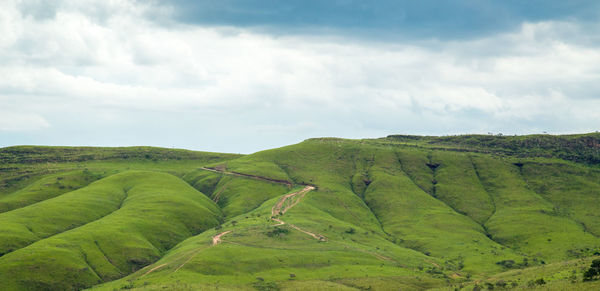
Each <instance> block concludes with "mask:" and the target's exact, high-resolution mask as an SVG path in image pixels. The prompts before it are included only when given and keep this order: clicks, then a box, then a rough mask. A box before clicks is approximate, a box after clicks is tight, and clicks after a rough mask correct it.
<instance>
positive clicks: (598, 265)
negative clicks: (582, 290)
mask: <svg viewBox="0 0 600 291" xmlns="http://www.w3.org/2000/svg"><path fill="white" fill-rule="evenodd" d="M598 279H600V259H596V260H594V261H592V264H591V265H590V268H589V269H588V270H587V271H585V273H583V281H593V280H598Z"/></svg>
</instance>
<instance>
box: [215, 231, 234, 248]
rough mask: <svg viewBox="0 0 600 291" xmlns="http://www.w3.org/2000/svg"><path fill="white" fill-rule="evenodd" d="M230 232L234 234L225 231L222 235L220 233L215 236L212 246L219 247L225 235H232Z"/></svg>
mask: <svg viewBox="0 0 600 291" xmlns="http://www.w3.org/2000/svg"><path fill="white" fill-rule="evenodd" d="M230 232H232V230H228V231H224V232H222V233H219V234H217V235H215V236H213V238H212V245H213V246H214V245H218V244H219V243H220V242H221V237H222V236H224V235H226V234H228V233H230Z"/></svg>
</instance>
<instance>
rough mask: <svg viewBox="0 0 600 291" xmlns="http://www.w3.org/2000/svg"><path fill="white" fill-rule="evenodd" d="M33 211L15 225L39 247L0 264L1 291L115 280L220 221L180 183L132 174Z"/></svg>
mask: <svg viewBox="0 0 600 291" xmlns="http://www.w3.org/2000/svg"><path fill="white" fill-rule="evenodd" d="M82 191H85V192H84V193H78V192H82ZM44 203H45V204H44ZM34 206H35V207H36V209H35V210H34V211H31V212H29V213H28V214H22V215H17V214H15V217H19V218H21V219H20V220H19V223H20V225H27V226H29V228H31V229H32V234H33V235H36V236H37V238H38V239H40V240H39V241H37V242H35V243H33V244H30V245H28V246H26V247H23V248H20V249H18V250H15V251H13V252H11V253H8V254H5V255H4V256H2V257H0V281H1V282H3V285H4V289H5V290H22V289H27V288H38V287H43V288H51V289H62V290H68V289H78V288H81V287H89V286H91V285H94V284H97V283H100V282H102V281H106V280H111V279H116V278H118V277H120V276H122V275H124V274H127V273H130V272H132V271H135V270H136V269H139V268H141V267H143V266H145V265H147V264H149V263H151V262H153V261H155V260H156V259H158V258H160V256H161V255H162V254H163V253H164V252H165V251H166V250H168V249H170V248H171V247H172V246H174V245H175V244H176V243H177V242H179V241H181V240H183V239H184V238H186V237H189V236H192V235H194V234H197V233H200V232H201V231H203V230H205V229H207V228H209V227H213V226H215V225H217V224H218V223H219V219H220V217H221V212H220V210H219V209H218V207H217V206H216V205H215V204H214V203H213V202H212V201H210V199H208V198H207V197H206V196H204V195H203V194H201V193H199V192H198V191H196V190H194V189H193V188H192V187H190V186H189V185H188V184H186V183H184V182H183V181H181V180H180V179H178V178H176V177H173V176H171V175H169V174H163V173H152V172H140V171H132V172H125V173H121V174H117V175H113V176H111V177H109V178H106V179H103V180H100V181H98V182H96V183H94V184H93V185H92V186H90V187H86V188H84V189H82V190H79V191H76V192H72V193H70V195H69V194H65V195H62V196H60V197H57V198H54V199H51V200H47V201H45V202H41V203H38V204H36V205H34ZM30 207H32V206H30ZM30 207H26V208H22V209H19V210H21V211H26V210H29V208H30ZM19 210H15V211H13V212H8V213H6V214H12V213H15V212H17V211H19ZM66 214H68V215H66ZM49 218H60V219H58V220H54V221H53V220H50V219H49ZM2 225H3V226H4V225H6V224H5V223H3V224H2ZM14 227H15V228H16V224H15V226H14ZM26 228H27V227H26ZM65 228H72V229H71V230H69V231H64V230H65ZM60 230H63V231H64V232H61V233H60V234H57V235H54V236H51V237H49V236H50V235H52V234H55V233H58V232H59V231H60ZM41 262H44V263H41ZM19 278H20V279H19ZM56 278H61V280H60V281H57V280H56Z"/></svg>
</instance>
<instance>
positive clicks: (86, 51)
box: [0, 0, 600, 143]
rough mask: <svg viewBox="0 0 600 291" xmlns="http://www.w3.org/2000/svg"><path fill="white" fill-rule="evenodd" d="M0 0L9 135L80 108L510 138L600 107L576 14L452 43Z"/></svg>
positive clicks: (102, 113) (94, 114) (578, 124)
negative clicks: (275, 29) (160, 19)
mask: <svg viewBox="0 0 600 291" xmlns="http://www.w3.org/2000/svg"><path fill="white" fill-rule="evenodd" d="M0 6H1V7H0V106H4V107H8V106H10V107H12V108H16V109H20V110H27V112H31V113H28V114H29V115H27V114H25V115H18V116H21V117H18V118H13V117H15V116H16V115H15V116H12V117H10V118H9V117H6V116H9V115H6V116H4V117H2V118H3V119H1V122H0V124H2V126H3V127H2V128H10V130H19V129H30V128H40V127H44V126H48V122H47V121H46V120H44V119H43V118H41V116H46V117H47V118H48V119H49V120H50V121H51V122H52V121H53V119H56V120H60V119H61V118H62V117H61V115H62V114H61V113H60V112H62V111H65V110H68V111H69V112H85V115H84V114H83V113H82V116H81V117H80V118H81V119H84V120H94V119H103V118H105V117H106V116H111V119H114V118H115V116H119V115H126V114H127V112H133V111H135V112H138V113H137V115H136V118H141V119H148V120H154V119H155V118H156V117H157V116H159V117H160V116H171V115H166V113H170V112H190V113H193V114H196V115H197V116H207V117H208V116H218V117H217V118H227V119H230V120H232V122H233V123H236V122H237V123H240V124H244V126H246V127H254V128H256V129H257V130H261V131H262V132H266V134H268V132H269V130H270V129H277V130H272V134H273V135H276V134H279V132H280V130H279V129H281V128H290V130H291V131H294V130H297V131H299V132H302V133H301V134H305V135H309V134H311V130H313V132H314V126H313V125H315V124H319V126H322V127H324V129H323V128H322V131H319V133H322V132H325V133H328V132H329V135H333V134H335V131H339V130H342V131H343V125H344V124H355V125H356V126H353V127H352V128H351V129H347V130H346V131H344V132H339V133H338V134H339V135H356V134H359V133H356V134H354V132H353V130H354V129H357V128H360V130H361V132H360V134H364V133H368V132H369V130H371V131H372V132H377V133H381V132H389V133H393V132H402V131H406V132H408V131H411V132H413V133H414V131H419V130H420V131H421V132H422V133H434V134H441V133H452V132H468V131H484V132H486V131H492V130H494V129H497V130H503V131H511V130H512V131H513V132H519V133H522V132H527V131H532V130H537V129H538V128H541V127H543V126H550V127H551V126H553V125H541V124H536V122H537V121H538V120H546V119H547V118H548V117H553V116H554V117H555V118H556V120H560V121H561V122H563V125H561V127H554V128H552V129H554V130H556V131H564V130H565V128H570V129H572V130H575V131H587V130H593V127H592V126H591V125H590V124H592V123H594V122H595V124H598V121H599V120H598V118H599V116H598V114H597V113H594V112H595V111H593V110H590V108H594V107H595V108H598V107H597V106H598V105H599V104H598V101H596V100H598V99H596V98H597V95H598V92H599V90H600V85H598V84H600V70H599V69H598V68H600V49H598V47H597V46H594V43H593V42H590V41H588V40H586V39H584V40H583V41H582V40H581V39H579V38H577V37H576V35H578V34H580V35H583V34H584V28H582V27H581V25H579V24H577V23H568V22H544V23H525V24H523V26H522V27H521V29H520V30H519V31H514V32H511V33H507V34H501V35H493V36H488V37H486V38H481V39H475V40H465V41H447V42H443V41H430V42H420V43H417V42H415V43H397V42H387V43H386V42H380V43H370V42H368V41H365V40H361V39H353V38H344V37H339V36H338V37H327V36H308V35H283V36H272V35H267V34H260V33H257V32H254V31H252V30H246V29H238V28H232V27H200V26H187V25H179V24H170V25H161V24H159V23H154V22H151V21H149V20H148V18H147V17H145V15H146V13H147V11H148V10H151V7H149V6H139V5H133V4H132V3H131V2H129V1H92V0H89V1H85V2H81V1H62V2H60V4H59V5H57V6H56V7H57V8H56V11H55V13H54V14H53V16H52V17H49V18H36V17H34V16H32V15H31V14H28V13H26V12H25V11H23V10H19V9H17V8H16V7H17V6H16V5H15V2H12V3H11V2H3V4H1V5H0ZM574 35H575V36H574ZM582 37H583V38H585V36H582ZM31 110H33V111H31ZM301 112H302V113H301ZM580 112H588V113H589V114H590V115H589V118H592V121H593V122H591V123H590V120H587V121H585V120H582V118H581V116H580ZM19 118H20V119H19ZM123 118H126V117H123ZM169 118H170V117H169ZM309 118H310V120H307V119H309ZM506 119H510V120H511V123H507V122H505V121H506ZM7 120H20V121H19V122H15V123H14V124H17V123H19V124H30V125H31V126H8V125H5V124H9V123H8V122H7ZM475 120H476V121H478V125H477V127H475V126H474V125H473V124H474V123H473V121H475ZM90 122H91V121H90ZM268 122H270V123H272V124H267V125H265V124H266V123H268ZM52 123H53V124H54V122H52ZM441 123H443V124H441ZM307 124H310V125H311V126H306V125H307ZM481 124H487V125H488V126H487V127H486V126H483V127H482V126H481ZM182 126H183V127H186V126H189V125H182ZM212 126H219V125H218V124H217V123H214V124H212ZM328 126H329V127H328ZM310 128H312V129H310ZM552 129H550V130H552ZM132 130H133V129H132ZM182 131H184V129H182ZM232 134H235V133H232ZM353 137H357V136H353ZM140 139H141V141H140V143H143V137H140ZM257 139H258V138H257Z"/></svg>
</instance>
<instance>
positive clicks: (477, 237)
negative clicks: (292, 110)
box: [0, 134, 600, 290]
mask: <svg viewBox="0 0 600 291" xmlns="http://www.w3.org/2000/svg"><path fill="white" fill-rule="evenodd" d="M599 144H600V135H598V134H587V135H571V136H550V135H535V136H516V137H513V136H510V137H509V136H483V135H481V136H474V135H468V136H452V137H420V136H400V135H395V136H389V137H386V138H381V139H365V140H345V139H337V138H320V139H310V140H306V141H304V142H302V143H299V144H296V145H291V146H286V147H282V148H277V149H272V150H267V151H262V152H258V153H255V154H251V155H244V156H242V155H231V154H218V153H206V152H194V151H185V150H172V149H160V148H150V147H132V148H69V147H31V146H28V147H10V148H3V149H0V287H2V288H0V289H2V290H80V289H86V288H91V289H93V290H121V289H135V290H425V289H435V290H456V289H462V290H482V289H486V288H487V289H490V286H491V288H495V289H500V290H504V289H506V290H508V289H512V290H519V289H536V288H537V289H540V288H541V289H551V290H586V289H595V288H598V287H600V285H598V284H599V283H598V281H594V280H586V281H585V282H584V280H583V274H584V272H586V270H587V268H588V267H589V265H590V264H591V262H592V261H593V260H594V259H598V258H600V159H599V157H600V153H599V151H600V146H599Z"/></svg>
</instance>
